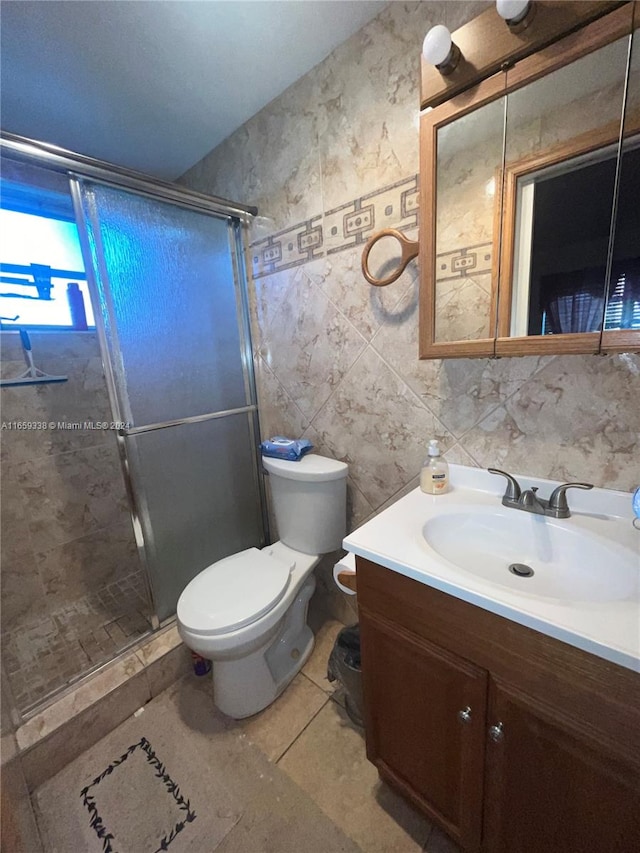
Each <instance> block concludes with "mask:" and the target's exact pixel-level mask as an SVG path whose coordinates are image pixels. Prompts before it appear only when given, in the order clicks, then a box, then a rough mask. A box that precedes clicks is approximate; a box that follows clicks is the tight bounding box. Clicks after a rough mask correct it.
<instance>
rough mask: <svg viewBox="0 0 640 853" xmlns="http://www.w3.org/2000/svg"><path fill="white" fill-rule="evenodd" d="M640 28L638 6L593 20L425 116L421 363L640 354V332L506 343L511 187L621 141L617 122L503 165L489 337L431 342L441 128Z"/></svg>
mask: <svg viewBox="0 0 640 853" xmlns="http://www.w3.org/2000/svg"><path fill="white" fill-rule="evenodd" d="M638 26H640V3H627V4H625V5H623V6H621V7H620V8H617V9H616V10H615V11H613V12H611V13H610V14H608V15H606V16H605V17H603V18H600V19H599V20H597V21H595V22H593V23H591V24H588V25H587V26H584V27H583V28H582V29H580V30H578V31H577V32H574V33H572V34H571V35H569V36H566V37H565V38H563V39H562V40H561V41H557V42H555V43H553V44H551V45H549V46H547V47H545V48H543V49H542V50H539V51H538V52H537V53H535V54H533V55H531V56H528V57H527V58H526V59H523V60H522V61H520V62H519V63H517V64H516V65H515V66H513V67H510V68H507V69H506V70H505V71H501V72H500V73H498V74H496V75H494V76H493V77H490V78H489V79H487V80H484V81H483V82H481V83H480V84H479V85H478V86H476V87H475V88H474V89H472V90H468V91H466V92H464V93H462V94H460V95H458V96H456V97H454V98H451V99H450V100H449V101H447V102H446V103H443V104H442V105H441V106H439V107H437V108H436V109H432V110H430V111H428V112H426V113H425V114H424V115H423V116H422V118H421V125H420V173H421V175H422V180H421V194H420V218H421V222H422V223H424V225H423V228H422V235H421V240H420V268H421V288H420V329H419V357H420V358H465V357H466V358H469V357H483V356H484V357H486V356H507V355H512V356H516V355H544V354H577V353H592V354H595V353H598V352H630V351H640V331H635V330H620V331H601V332H589V333H577V334H564V335H553V336H547V335H531V336H523V337H510V335H509V331H510V324H511V305H512V274H513V254H514V239H515V233H514V232H515V204H516V191H517V180H518V178H519V177H521V176H522V175H525V174H527V173H528V172H532V171H536V170H537V169H539V168H541V167H542V166H543V165H551V164H552V163H559V162H562V161H563V160H567V159H569V158H571V157H573V156H576V155H578V154H580V153H587V152H589V151H593V150H596V149H598V148H600V147H603V146H604V145H607V144H611V143H615V142H617V141H619V137H620V134H621V133H622V127H621V122H620V123H617V125H616V126H610V127H605V128H602V129H600V130H597V131H592V132H589V133H585V134H582V135H581V136H578V137H576V138H575V139H574V140H571V141H570V142H567V143H564V144H562V145H558V146H555V147H554V148H552V149H548V150H547V151H544V152H539V153H537V154H536V155H535V156H533V157H531V158H528V159H527V160H522V161H519V162H517V163H511V164H506V165H505V167H504V174H502V175H500V181H499V184H500V185H501V186H500V191H497V193H496V204H495V209H494V223H493V246H494V253H493V269H492V276H491V281H492V288H491V303H490V326H489V337H488V338H482V339H476V340H465V341H446V342H444V341H437V340H436V328H435V322H436V257H435V247H436V204H437V181H436V175H437V134H438V131H439V130H440V128H442V127H444V126H445V125H447V124H450V123H451V122H453V121H455V120H456V119H458V118H461V117H462V116H464V115H467V114H468V113H470V112H472V111H473V110H475V109H478V108H479V107H481V106H484V105H485V104H488V103H491V102H492V101H494V100H496V99H498V98H500V97H504V96H506V95H508V94H509V93H510V92H514V91H516V90H517V89H520V88H522V87H523V86H525V85H527V84H529V83H532V82H534V81H536V80H538V79H540V78H541V77H544V76H546V75H547V74H550V73H552V72H553V71H556V70H558V69H559V68H562V67H563V66H565V65H568V64H569V63H571V62H574V61H575V60H577V59H580V58H582V57H583V56H586V55H588V54H590V53H592V52H593V51H594V50H597V49H598V48H601V47H604V46H605V45H607V44H610V43H611V42H613V41H616V40H617V39H620V38H623V37H624V36H626V35H630V34H631V33H632V32H633V30H634V28H637V27H638ZM638 129H640V123H639V122H638V121H637V117H636V116H633V117H631V128H629V126H628V125H627V126H625V128H624V133H625V136H627V135H629V134H630V133H634V132H637V130H638Z"/></svg>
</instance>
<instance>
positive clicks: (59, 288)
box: [0, 181, 95, 331]
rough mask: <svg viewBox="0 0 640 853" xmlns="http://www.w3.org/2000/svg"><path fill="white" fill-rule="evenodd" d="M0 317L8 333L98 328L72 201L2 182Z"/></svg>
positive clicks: (0, 210) (38, 190)
mask: <svg viewBox="0 0 640 853" xmlns="http://www.w3.org/2000/svg"><path fill="white" fill-rule="evenodd" d="M1 193H2V203H1V206H0V235H2V236H1V237H0V316H2V325H3V328H5V329H10V328H12V327H21V328H24V327H26V328H29V329H43V330H44V329H64V330H69V329H75V330H76V331H86V330H87V329H93V328H95V321H94V318H93V310H92V308H91V300H90V298H89V291H88V288H87V277H86V274H85V271H84V264H83V261H82V253H81V251H80V242H79V239H78V229H77V227H76V224H75V221H74V218H73V210H72V208H71V200H70V199H69V198H68V194H67V197H66V198H65V197H61V196H58V194H57V193H53V192H50V193H46V192H43V191H42V190H41V189H40V188H38V189H37V192H34V189H33V188H31V187H24V186H21V185H19V184H12V183H10V182H8V181H2V186H1Z"/></svg>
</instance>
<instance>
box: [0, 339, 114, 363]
mask: <svg viewBox="0 0 640 853" xmlns="http://www.w3.org/2000/svg"><path fill="white" fill-rule="evenodd" d="M29 339H30V340H31V346H32V351H33V357H34V361H35V362H36V364H38V363H39V362H40V361H42V363H43V365H45V362H47V361H49V360H50V359H52V358H56V359H57V358H62V359H66V360H67V361H69V360H70V359H74V358H100V346H99V345H98V338H97V335H96V333H95V332H62V331H61V332H29ZM0 358H1V359H2V361H5V360H9V359H14V360H16V361H21V362H24V358H23V355H22V345H21V343H20V336H19V334H18V332H8V331H3V332H2V334H1V335H0ZM43 369H46V365H45V368H43ZM50 372H51V371H49V370H47V373H50Z"/></svg>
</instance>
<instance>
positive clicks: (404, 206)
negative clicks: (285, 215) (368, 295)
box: [251, 175, 419, 278]
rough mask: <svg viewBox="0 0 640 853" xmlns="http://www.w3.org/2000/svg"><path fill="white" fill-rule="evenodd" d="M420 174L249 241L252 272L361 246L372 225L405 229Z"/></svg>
mask: <svg viewBox="0 0 640 853" xmlns="http://www.w3.org/2000/svg"><path fill="white" fill-rule="evenodd" d="M418 207H419V186H418V175H411V177H409V178H403V179H402V180H400V181H396V183H394V184H389V185H388V186H386V187H382V188H381V189H378V190H374V191H373V192H371V193H368V194H367V195H364V196H361V197H360V198H357V199H354V200H353V201H349V202H346V203H345V204H342V205H340V206H339V207H334V208H332V209H331V210H327V211H325V212H324V214H321V215H318V216H314V217H312V218H311V219H309V220H307V221H306V222H300V223H298V224H297V225H293V226H291V227H290V228H286V229H284V230H283V231H278V232H277V233H275V234H272V235H270V236H269V237H267V238H266V239H263V240H257V241H256V242H255V243H253V244H252V246H251V251H252V256H251V257H252V266H253V277H254V278H261V277H262V276H265V275H269V274H271V273H275V272H280V271H282V270H287V269H291V268H292V267H297V266H300V264H306V263H308V262H309V261H312V260H314V259H316V258H319V257H322V256H323V255H325V254H327V255H330V254H333V253H334V252H341V251H342V250H343V249H349V248H351V247H353V246H359V245H362V244H363V243H365V242H366V240H368V238H369V237H370V236H371V234H373V233H374V232H375V231H379V230H380V229H382V228H391V227H394V228H397V229H398V230H400V231H407V230H409V229H410V228H415V227H416V226H417V224H418Z"/></svg>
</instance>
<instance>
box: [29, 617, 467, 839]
mask: <svg viewBox="0 0 640 853" xmlns="http://www.w3.org/2000/svg"><path fill="white" fill-rule="evenodd" d="M341 627H342V625H341V624H340V623H338V622H336V621H334V620H332V619H324V620H322V619H316V625H315V626H314V629H315V632H316V646H315V649H314V652H313V655H312V657H311V658H310V659H309V661H308V662H307V664H306V665H305V667H304V668H303V671H302V672H301V673H300V674H299V675H298V676H297V677H296V678H295V679H294V681H293V682H292V684H291V685H290V686H289V687H288V689H287V690H286V691H285V692H284V694H283V695H282V696H281V697H280V698H279V699H278V700H277V701H276V702H275V703H274V704H273V705H272V706H270V707H269V708H267V709H266V710H265V711H263V712H262V713H261V714H258V715H256V716H255V717H252V718H250V719H247V720H243V721H234V720H230V719H229V718H228V717H224V716H223V715H222V714H220V713H219V712H217V711H216V709H215V708H214V706H213V703H212V696H211V690H210V682H209V680H208V679H198V678H195V677H194V676H192V675H190V674H188V675H186V676H185V677H184V678H182V679H181V680H180V681H178V682H176V684H175V685H174V686H173V687H170V688H169V689H168V690H166V691H164V693H161V694H160V695H159V696H158V697H156V698H155V699H153V700H152V701H151V702H150V703H148V704H147V705H146V706H145V708H144V710H143V711H142V712H141V713H139V714H138V716H137V717H135V718H129V720H127V721H125V722H124V723H122V724H121V726H119V727H118V728H117V729H115V730H114V731H113V732H111V734H110V735H108V736H107V737H106V738H104V739H103V740H102V741H100V742H99V743H98V744H96V746H95V747H92V749H91V750H88V751H87V752H86V753H84V754H83V755H82V756H80V758H78V759H77V760H76V761H74V762H73V763H72V764H71V765H69V766H68V767H67V768H65V769H64V770H63V771H61V773H59V774H58V775H57V776H55V777H53V779H51V780H49V782H47V783H45V785H43V786H42V787H41V788H40V789H38V791H36V793H35V795H34V800H35V804H36V809H37V810H39V812H40V825H41V829H42V832H43V836H44V840H45V849H46V850H47V851H49V853H53V851H56V853H66V850H65V841H64V839H65V837H68V838H71V837H72V836H73V833H76V834H77V833H78V832H79V831H82V832H83V833H84V832H88V830H86V829H85V827H87V826H88V824H89V821H88V817H87V815H86V814H84V813H83V810H82V808H81V804H80V805H79V797H78V791H79V790H80V788H81V787H82V785H86V784H87V783H88V781H90V780H91V779H92V778H93V777H94V776H95V775H96V774H97V773H100V771H102V770H103V767H102V765H103V764H104V765H105V766H106V765H107V764H108V763H109V761H110V760H111V756H113V755H118V754H119V750H121V749H122V746H123V745H124V746H125V747H127V746H128V745H129V741H131V743H132V744H133V743H134V742H135V740H136V739H138V738H139V737H140V734H141V733H142V734H143V735H144V733H145V732H152V734H150V735H148V736H149V737H151V738H152V739H153V741H154V748H156V749H157V750H158V754H159V755H160V756H161V757H162V760H163V761H166V763H167V769H168V770H169V769H170V770H171V772H172V773H175V778H176V779H178V780H179V781H180V784H181V790H182V791H183V793H184V792H186V793H188V795H189V797H190V798H191V802H192V803H195V804H197V803H199V802H202V800H203V799H204V802H209V803H211V808H210V811H211V810H213V803H214V800H215V797H213V796H212V795H211V792H210V791H208V790H207V787H208V786H210V785H212V786H215V785H216V774H217V775H218V782H217V783H218V784H219V781H220V778H222V779H224V780H225V783H224V785H223V786H222V787H223V788H224V790H225V792H226V793H225V796H226V795H227V794H228V795H229V797H231V800H229V802H228V803H227V804H226V805H225V808H224V809H223V811H224V820H225V821H226V825H225V827H224V833H220V832H219V833H218V835H224V838H220V839H219V840H216V842H215V844H213V843H207V844H203V843H202V842H201V841H198V840H197V837H196V835H194V834H193V833H195V832H196V830H195V829H192V828H190V827H188V828H187V830H186V831H184V832H183V833H182V834H181V838H180V839H177V840H176V841H175V844H174V843H172V845H171V851H173V850H175V851H176V853H179V851H181V850H182V849H184V850H189V851H191V853H205V851H206V853H209V851H212V850H214V849H216V850H218V851H219V853H232V851H233V853H235V851H237V853H249V851H251V853H289V851H291V853H294V851H295V853H337V851H353V850H360V851H362V853H390V851H393V853H423V851H424V853H456V851H458V848H457V847H456V846H455V845H454V844H452V842H451V841H449V840H448V839H447V838H446V836H444V835H443V834H442V833H440V831H439V830H437V829H435V828H434V827H433V826H432V824H431V823H430V822H429V821H428V820H426V819H425V818H423V817H422V816H421V815H419V814H418V813H417V812H415V811H414V810H413V809H412V808H411V807H410V806H409V805H408V804H406V803H405V802H404V801H403V800H402V799H401V798H400V797H399V796H398V795H397V794H395V793H394V792H393V791H392V790H391V789H389V788H388V787H387V786H386V785H384V784H382V783H381V782H380V781H379V779H378V774H377V771H376V770H375V768H374V767H373V766H372V765H371V764H370V763H369V762H368V761H367V759H366V756H365V746H364V737H363V733H362V731H361V730H360V729H358V728H356V727H355V726H354V725H353V724H352V723H351V721H350V720H349V718H348V716H347V715H346V712H345V711H344V708H343V703H342V697H341V693H340V688H339V687H338V689H337V690H335V689H334V687H335V685H334V684H331V683H330V682H329V681H328V680H327V678H326V670H327V661H328V657H329V654H330V652H331V649H332V647H333V642H334V639H335V636H336V634H337V632H338V631H339V630H340V628H341ZM163 739H164V740H163ZM129 748H133V747H131V746H129ZM189 751H191V755H192V757H191V758H187V757H186V756H187V755H189V754H190V753H189ZM202 760H204V761H205V770H204V771H203V770H198V768H197V766H196V763H197V761H202ZM260 761H261V762H263V764H262V765H261V764H260ZM130 763H131V765H132V766H133V764H134V762H130ZM170 764H171V768H170V767H169V765H170ZM265 767H266V768H268V769H267V770H265ZM119 772H120V771H119ZM212 774H213V775H212ZM243 774H244V775H243ZM105 778H106V777H105ZM123 778H124V777H123ZM207 780H208V781H207ZM76 788H77V789H78V790H77V791H76ZM232 794H233V796H232ZM276 794H277V795H276ZM67 798H68V808H69V810H70V812H71V810H72V809H74V810H75V812H74V815H73V816H69V817H68V818H67V828H66V829H65V828H64V826H61V824H60V820H59V819H58V818H56V819H52V818H51V815H52V814H53V813H56V814H61V813H63V812H64V811H65V808H66V805H67V804H66V803H65V802H64V801H65V800H67ZM110 807H111V820H112V823H113V822H114V821H116V817H114V816H113V805H111V806H110ZM127 808H128V806H127V803H126V802H125V801H124V800H123V802H122V809H123V810H124V811H126V810H127ZM199 808H200V807H199V806H197V809H196V810H199ZM287 810H288V812H287V814H285V812H286V811H287ZM116 811H117V810H116ZM70 812H69V814H70ZM291 812H294V814H293V815H292V814H291ZM200 813H201V812H200V811H199V814H200ZM231 815H233V816H234V817H233V819H231V817H230V816H231ZM205 820H207V821H211V820H212V818H211V815H210V814H208V815H206V816H205V819H204V820H201V821H200V824H199V827H198V828H199V831H200V832H202V830H203V828H204V826H203V825H204V822H205ZM193 826H194V827H195V826H196V822H194V824H193ZM217 829H218V830H219V829H220V826H219V825H217ZM123 831H124V828H123ZM210 831H211V835H210V838H211V839H213V837H214V836H215V837H216V838H217V835H216V827H215V826H212V827H211V828H210ZM65 832H67V833H68V835H67V836H65V834H64V833H65ZM92 832H93V830H92ZM190 833H191V840H189V835H190ZM83 837H85V836H83ZM87 837H88V838H89V843H88V844H87V845H86V847H83V850H84V849H86V851H87V853H93V851H94V850H95V853H100V851H101V850H102V845H101V843H100V842H99V841H98V839H97V838H93V837H92V836H91V835H89V836H87ZM78 841H79V839H78ZM92 844H93V846H91V845H92ZM151 849H152V848H151V847H150V848H149V853H151ZM69 853H71V851H69ZM135 853H146V850H145V849H140V850H136V851H135Z"/></svg>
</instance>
